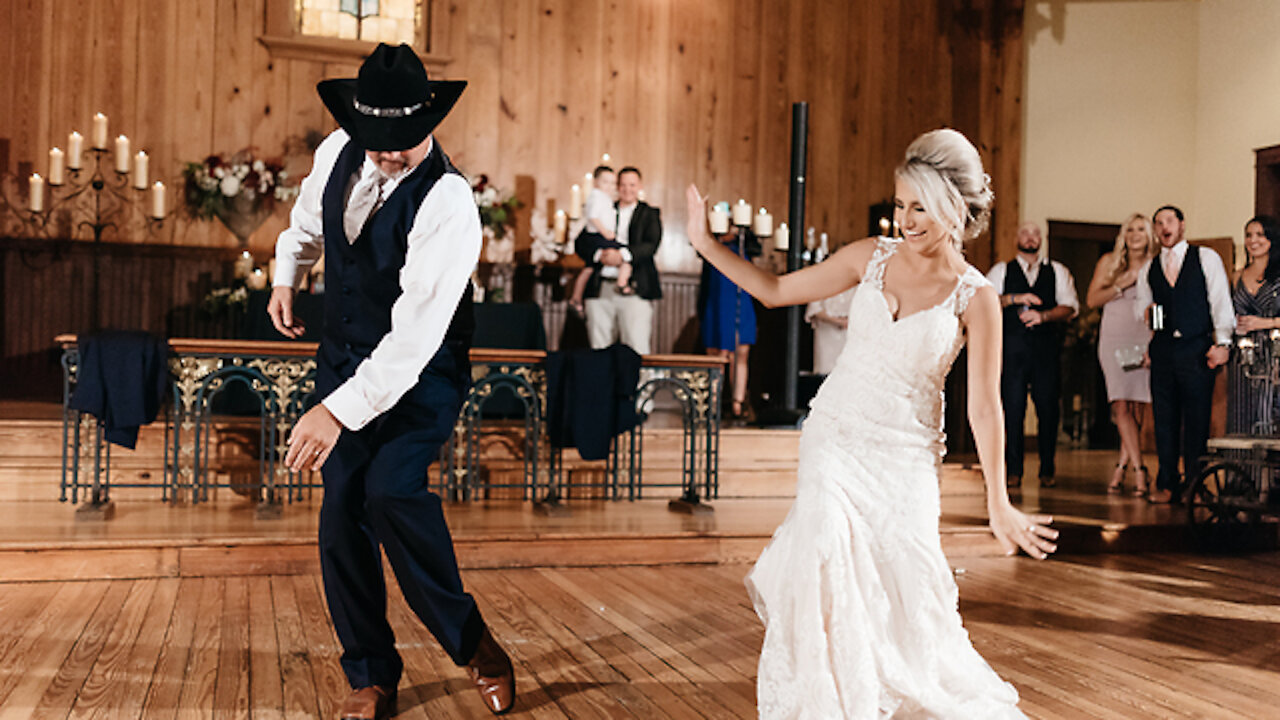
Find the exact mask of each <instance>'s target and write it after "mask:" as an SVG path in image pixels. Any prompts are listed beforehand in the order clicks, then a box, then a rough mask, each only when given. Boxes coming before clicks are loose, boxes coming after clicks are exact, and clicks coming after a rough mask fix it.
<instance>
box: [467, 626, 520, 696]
mask: <svg viewBox="0 0 1280 720" xmlns="http://www.w3.org/2000/svg"><path fill="white" fill-rule="evenodd" d="M467 674H468V675H470V676H471V682H473V683H475V686H476V689H477V690H479V691H480V697H481V699H483V700H484V705H485V707H487V708H489V712H491V713H493V714H494V715H502V714H503V713H505V712H507V711H508V710H510V709H511V706H512V705H514V704H515V702H516V675H515V669H514V668H512V666H511V658H509V657H507V653H506V651H504V650H503V649H502V646H501V645H499V644H498V641H497V640H494V639H493V635H490V634H489V628H485V629H484V634H483V635H481V636H480V643H479V644H478V645H477V646H476V654H475V657H473V658H471V662H470V663H467Z"/></svg>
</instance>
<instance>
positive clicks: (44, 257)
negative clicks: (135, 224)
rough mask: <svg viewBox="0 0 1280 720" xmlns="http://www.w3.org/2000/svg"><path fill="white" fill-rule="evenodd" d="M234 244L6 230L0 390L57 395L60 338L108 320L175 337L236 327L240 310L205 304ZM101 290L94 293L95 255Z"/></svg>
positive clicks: (1, 265)
mask: <svg viewBox="0 0 1280 720" xmlns="http://www.w3.org/2000/svg"><path fill="white" fill-rule="evenodd" d="M235 255H236V252H235V250H233V249H230V248H217V247H210V248H192V247H184V246H166V245H152V244H148V245H143V244H124V243H104V244H103V245H102V247H100V248H94V247H93V245H92V244H90V243H83V242H68V241H45V240H30V239H14V238H0V307H3V308H4V313H3V316H2V317H0V377H4V378H9V379H12V378H21V381H20V382H6V383H0V398H30V399H40V400H57V399H58V398H60V397H61V393H62V389H61V388H62V385H61V383H62V368H61V366H60V365H59V364H58V357H59V354H60V353H59V350H58V348H57V346H56V344H55V343H54V341H53V338H54V337H55V336H56V335H58V334H60V333H66V332H73V333H80V332H87V331H88V330H90V329H92V328H93V327H94V326H95V324H96V325H97V326H98V327H103V328H116V329H124V330H145V331H147V332H151V333H154V334H156V335H160V336H169V337H221V336H227V335H231V334H233V333H234V332H235V330H236V326H235V325H234V323H233V321H234V320H237V319H238V318H239V317H240V316H241V315H242V313H235V312H228V313H226V314H225V317H224V316H218V317H215V316H212V315H210V314H208V313H205V312H202V311H201V308H200V304H201V302H202V300H203V299H204V297H205V295H206V294H207V293H208V292H209V291H210V290H211V289H212V288H213V287H215V286H219V285H225V284H227V283H228V282H229V281H230V280H231V278H230V274H231V273H230V268H231V263H232V261H233V260H234V258H235ZM95 263H96V265H97V270H98V273H99V286H100V290H99V295H100V297H99V298H94V297H93V292H92V290H91V288H92V285H93V281H92V278H93V272H94V265H95Z"/></svg>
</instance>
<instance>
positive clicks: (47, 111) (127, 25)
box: [0, 0, 1024, 267]
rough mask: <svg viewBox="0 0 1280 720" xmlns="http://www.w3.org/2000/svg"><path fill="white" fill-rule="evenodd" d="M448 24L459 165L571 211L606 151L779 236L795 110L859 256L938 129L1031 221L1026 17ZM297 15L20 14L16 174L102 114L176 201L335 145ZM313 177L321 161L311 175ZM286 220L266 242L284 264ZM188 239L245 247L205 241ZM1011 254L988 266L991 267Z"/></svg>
mask: <svg viewBox="0 0 1280 720" xmlns="http://www.w3.org/2000/svg"><path fill="white" fill-rule="evenodd" d="M430 1H431V2H433V5H434V7H433V13H434V14H435V16H436V17H438V18H440V19H441V21H443V22H446V23H447V34H446V38H447V43H445V45H446V47H444V48H442V49H441V50H442V52H443V53H444V54H446V55H449V56H451V57H452V62H451V63H450V64H449V65H448V66H447V70H446V72H445V74H446V75H448V76H450V77H455V78H466V79H468V80H469V81H470V83H471V84H470V87H469V89H468V90H467V92H466V93H465V94H464V95H463V98H462V100H461V102H460V103H459V105H458V107H457V109H456V110H455V111H454V113H453V116H452V117H450V118H449V119H448V120H447V121H446V122H445V124H444V125H443V126H442V127H441V129H440V131H439V133H438V136H439V138H440V140H441V142H442V143H443V144H444V146H445V147H446V149H448V150H449V151H450V152H451V153H452V154H453V156H454V159H455V160H456V161H457V162H458V164H459V165H460V166H461V167H462V168H463V169H464V170H466V171H468V172H471V173H487V174H489V175H490V177H492V178H494V180H495V181H496V182H497V183H499V184H500V185H501V186H505V187H507V188H514V185H515V177H516V176H517V175H529V176H532V177H534V178H535V179H536V182H537V194H538V202H539V204H540V205H542V204H543V203H545V201H546V200H547V199H549V198H554V199H556V200H557V201H559V202H560V203H561V204H562V206H563V203H565V202H567V200H568V188H569V185H570V184H571V183H573V182H576V181H580V179H581V178H582V175H583V173H584V172H586V171H587V170H589V169H590V168H591V167H592V166H593V165H594V164H595V163H596V161H597V160H598V158H599V156H600V154H601V153H602V152H609V153H611V154H612V156H613V158H614V159H615V162H617V163H620V164H634V165H637V166H639V167H641V168H642V169H643V170H644V172H645V180H646V186H647V194H648V197H649V199H650V200H651V201H652V202H653V203H655V204H657V205H659V206H660V207H662V209H663V210H664V211H665V218H666V224H667V227H668V228H669V229H671V230H672V231H673V232H681V230H680V228H681V227H682V225H683V217H684V215H685V212H684V209H683V205H684V200H683V188H684V187H685V185H687V184H688V183H689V182H697V183H699V185H700V186H702V188H703V189H704V190H705V191H708V192H709V193H710V194H711V195H712V197H714V198H716V199H721V198H724V199H736V198H737V197H745V198H747V199H748V200H750V201H752V202H753V203H755V204H756V205H760V204H764V205H765V206H767V207H769V208H770V209H771V210H772V211H773V212H774V214H775V216H778V219H779V220H780V219H782V218H781V216H782V215H783V214H784V213H783V210H784V208H785V206H786V202H787V172H788V162H789V161H788V158H789V152H790V151H789V144H790V105H791V103H792V102H793V101H799V100H805V101H808V102H809V103H810V108H811V115H810V116H811V134H810V140H809V150H810V167H809V173H808V178H809V189H810V192H809V199H808V217H809V219H810V222H811V223H812V224H813V225H816V226H817V227H818V228H819V229H822V230H826V231H828V232H830V233H831V235H832V237H833V239H835V240H837V241H838V242H842V241H845V240H848V239H851V238H855V237H860V236H861V235H863V234H864V233H865V231H866V226H867V215H868V206H869V205H871V204H872V203H875V202H877V201H880V200H883V199H885V198H887V197H889V196H890V194H891V193H892V185H891V177H890V171H891V170H892V168H893V166H894V165H895V164H896V162H897V160H898V159H899V158H900V157H901V154H902V151H903V149H904V148H905V146H906V144H907V143H908V142H909V141H910V140H911V139H912V138H913V137H914V136H916V135H917V134H919V133H920V132H922V131H924V130H928V129H932V128H935V127H940V126H944V125H950V126H954V127H957V128H958V129H960V130H962V131H964V132H966V133H967V134H968V135H969V136H970V137H971V138H972V139H973V140H974V141H975V142H976V143H977V144H978V145H979V147H980V149H981V150H982V153H983V156H984V158H985V160H986V162H987V165H988V167H989V170H990V172H991V175H992V177H993V178H994V180H995V190H996V195H997V197H998V203H997V208H998V210H997V218H996V223H995V227H996V233H995V236H996V237H1000V238H1003V240H1002V242H1001V243H1000V244H999V245H1000V247H1001V248H1002V249H1006V246H1008V247H1012V236H1013V228H1014V227H1015V226H1016V224H1017V218H1018V209H1017V203H1018V167H1019V156H1020V151H1021V139H1022V130H1021V117H1022V115H1021V109H1020V102H1021V84H1022V82H1021V78H1022V63H1023V51H1022V43H1023V41H1022V36H1021V32H1022V30H1021V29H1022V9H1023V3H1024V0H966V2H963V3H956V2H952V1H950V0H866V1H861V2H848V1H847V0H698V1H697V2H689V1H688V0H465V1H463V0H430ZM273 2H276V0H182V1H180V2H169V1H168V0H113V1H112V2H92V3H84V2H80V1H79V0H13V1H12V2H8V3H5V5H4V8H3V9H0V62H3V63H4V66H3V68H2V71H0V106H2V107H4V108H5V109H6V110H5V112H4V113H2V114H0V143H3V141H4V140H9V141H10V151H9V156H8V158H7V160H5V159H4V158H0V161H3V162H6V164H7V166H6V167H4V168H2V169H3V170H5V171H6V172H15V171H17V170H19V166H20V165H24V166H25V164H26V163H34V167H36V168H37V169H39V168H42V167H43V166H44V164H45V158H46V153H47V150H48V148H49V147H50V146H51V145H54V144H57V145H59V146H62V145H64V144H65V142H66V141H65V137H66V134H67V133H68V132H69V131H70V130H72V129H79V130H80V131H81V132H82V133H85V132H87V130H88V127H89V119H90V117H91V116H92V115H93V113H94V112H96V111H102V112H105V113H106V114H107V115H108V116H110V118H111V123H112V125H111V132H112V135H113V136H114V135H116V134H119V133H122V132H123V133H125V134H128V135H129V136H130V137H131V138H132V139H133V142H134V147H135V148H138V147H141V148H145V149H146V150H147V151H148V152H149V153H150V154H151V156H152V168H153V170H152V172H153V174H155V175H157V176H159V177H162V178H164V179H166V180H169V181H170V182H173V181H174V180H175V178H176V177H177V175H178V171H179V168H180V164H181V162H183V161H186V160H193V159H198V158H200V157H203V156H205V155H206V154H208V153H212V152H233V151H236V150H238V149H240V148H243V147H246V146H254V147H256V148H258V149H259V150H260V151H261V152H263V153H278V152H280V151H281V149H282V147H283V144H284V141H285V139H286V138H288V137H290V136H295V135H300V134H303V133H306V132H307V131H317V130H318V131H325V130H328V129H329V128H330V127H331V121H330V120H329V119H328V117H327V116H326V115H325V113H324V111H323V109H322V106H321V104H320V102H319V101H318V99H317V98H316V96H315V92H314V85H315V83H316V82H317V81H318V80H320V79H323V78H326V77H341V76H353V75H354V74H355V70H356V68H355V66H354V65H351V64H349V63H345V64H344V63H342V62H335V63H325V62H317V61H314V60H292V59H279V58H275V59H273V58H272V57H271V55H270V54H269V52H268V50H267V49H266V47H265V46H264V45H263V44H262V43H260V42H259V41H258V38H259V36H260V35H262V33H263V31H264V23H265V20H264V18H265V16H266V13H267V5H268V3H273ZM308 162H309V161H308V160H307V159H305V158H304V159H302V160H301V161H300V167H299V169H300V170H305V168H306V167H307V164H308ZM282 223H283V213H281V217H279V218H275V219H273V220H272V221H270V222H268V224H267V225H266V226H264V227H263V229H262V230H260V231H259V232H258V233H257V234H256V235H255V236H254V238H253V240H252V242H251V245H252V246H253V247H254V248H255V249H259V250H266V249H267V248H269V247H270V245H271V244H272V242H273V238H274V235H275V233H276V232H277V231H278V230H279V228H280V227H281V225H282ZM165 233H166V236H167V240H168V241H169V242H173V243H176V244H184V245H229V244H232V243H234V240H233V239H232V237H231V236H230V235H229V234H228V233H226V232H225V231H223V230H222V229H221V228H220V227H219V226H217V225H214V224H208V223H194V224H192V223H174V224H171V226H170V227H169V228H168V229H167V230H166V231H165ZM991 254H992V243H991V241H990V240H989V239H988V240H984V241H980V242H979V243H977V244H975V246H974V247H973V248H972V249H971V257H972V258H973V260H974V261H975V263H977V264H978V265H979V266H980V267H985V266H986V265H987V264H989V262H990V258H991Z"/></svg>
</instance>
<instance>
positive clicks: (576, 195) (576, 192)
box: [569, 184, 582, 220]
mask: <svg viewBox="0 0 1280 720" xmlns="http://www.w3.org/2000/svg"><path fill="white" fill-rule="evenodd" d="M569 217H571V218H573V219H574V220H577V219H578V218H580V217H582V188H581V187H580V186H579V185H577V184H575V185H574V186H573V187H571V188H569Z"/></svg>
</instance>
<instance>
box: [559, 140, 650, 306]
mask: <svg viewBox="0 0 1280 720" xmlns="http://www.w3.org/2000/svg"><path fill="white" fill-rule="evenodd" d="M592 176H593V178H594V185H595V186H594V187H593V188H591V192H590V193H588V194H587V202H586V205H585V207H584V208H583V212H582V214H583V217H585V218H586V221H587V225H586V227H585V228H584V229H583V230H582V233H583V235H588V234H590V235H596V236H599V238H600V240H601V241H602V242H600V243H599V245H600V246H601V247H618V245H617V243H616V242H615V241H614V238H615V237H617V230H618V228H617V222H618V213H617V210H616V209H615V208H614V206H613V202H614V199H613V196H614V193H615V192H616V191H617V188H618V175H617V173H615V172H614V171H613V168H611V167H609V166H608V165H601V166H599V167H597V168H596V169H595V172H593V173H592ZM588 236H589V235H588ZM591 272H592V269H591V267H586V268H584V269H583V270H582V272H580V273H578V277H577V279H576V280H575V281H574V285H573V296H572V298H571V299H570V300H569V307H571V308H573V310H574V311H575V312H577V313H579V314H582V312H583V310H582V295H583V293H584V292H586V289H587V281H588V280H590V279H591ZM617 283H618V292H619V293H621V294H623V295H630V294H632V293H633V292H635V291H634V290H633V289H632V287H631V263H628V262H624V263H622V264H621V265H619V266H618V278H617Z"/></svg>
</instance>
